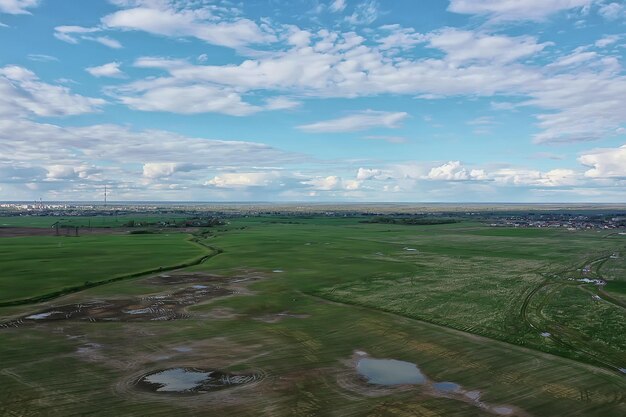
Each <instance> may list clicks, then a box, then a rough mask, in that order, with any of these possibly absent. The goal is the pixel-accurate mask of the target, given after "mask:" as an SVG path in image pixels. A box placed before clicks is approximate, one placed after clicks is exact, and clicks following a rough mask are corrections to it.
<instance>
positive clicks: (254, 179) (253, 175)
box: [205, 171, 281, 188]
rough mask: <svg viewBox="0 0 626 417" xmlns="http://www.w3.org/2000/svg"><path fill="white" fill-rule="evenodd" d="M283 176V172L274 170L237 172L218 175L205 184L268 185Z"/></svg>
mask: <svg viewBox="0 0 626 417" xmlns="http://www.w3.org/2000/svg"><path fill="white" fill-rule="evenodd" d="M280 178H281V173H280V172H277V171H273V172H236V173H224V174H220V175H216V176H215V177H213V178H212V179H210V180H209V181H207V182H205V185H209V186H214V187H218V188H242V187H243V188H245V187H267V186H269V185H271V184H273V183H275V182H276V181H277V180H279V179H280Z"/></svg>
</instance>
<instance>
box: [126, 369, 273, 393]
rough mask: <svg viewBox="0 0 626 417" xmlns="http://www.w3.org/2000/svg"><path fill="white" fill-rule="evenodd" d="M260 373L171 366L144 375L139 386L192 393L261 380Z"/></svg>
mask: <svg viewBox="0 0 626 417" xmlns="http://www.w3.org/2000/svg"><path fill="white" fill-rule="evenodd" d="M261 378H262V377H261V375H260V374H229V373H225V372H222V371H217V370H203V369H198V368H170V369H164V370H162V371H156V372H152V373H149V374H147V375H144V376H142V377H141V378H139V380H138V381H137V386H138V387H139V388H142V389H145V390H148V391H152V392H159V393H171V394H190V393H202V392H210V391H217V390H221V389H225V388H232V387H236V386H240V385H245V384H249V383H251V382H255V381H259V380H260V379H261Z"/></svg>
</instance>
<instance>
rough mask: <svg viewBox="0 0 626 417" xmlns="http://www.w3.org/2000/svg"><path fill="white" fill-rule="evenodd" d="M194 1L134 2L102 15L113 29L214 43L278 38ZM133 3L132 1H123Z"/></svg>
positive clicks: (242, 43)
mask: <svg viewBox="0 0 626 417" xmlns="http://www.w3.org/2000/svg"><path fill="white" fill-rule="evenodd" d="M196 5H197V3H196V4H193V3H192V2H180V3H173V2H172V3H169V2H155V1H142V2H133V3H132V4H130V8H124V9H122V10H118V11H116V12H114V13H111V14H109V15H107V16H104V17H103V18H102V24H103V25H104V27H105V28H109V29H122V30H140V31H144V32H148V33H151V34H154V35H161V36H169V37H193V38H197V39H200V40H203V41H205V42H207V43H211V44H214V45H221V46H228V47H231V48H237V47H242V46H246V45H250V44H258V43H266V42H272V41H274V40H275V36H274V35H273V34H272V33H269V32H267V31H264V30H263V29H262V28H261V27H260V26H258V25H257V24H256V23H255V22H253V21H251V20H249V19H244V18H234V19H231V20H224V19H220V18H219V16H216V15H215V9H213V8H210V7H208V6H207V7H204V6H200V7H194V6H196ZM120 6H129V4H120Z"/></svg>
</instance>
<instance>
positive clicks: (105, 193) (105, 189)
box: [104, 184, 107, 207]
mask: <svg viewBox="0 0 626 417" xmlns="http://www.w3.org/2000/svg"><path fill="white" fill-rule="evenodd" d="M106 206H107V185H106V184H104V207H106Z"/></svg>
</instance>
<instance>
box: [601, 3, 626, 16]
mask: <svg viewBox="0 0 626 417" xmlns="http://www.w3.org/2000/svg"><path fill="white" fill-rule="evenodd" d="M598 13H600V15H601V16H602V17H604V18H605V19H607V20H618V19H624V18H626V4H624V3H617V2H611V3H606V4H603V5H602V6H600V9H599V10H598Z"/></svg>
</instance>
